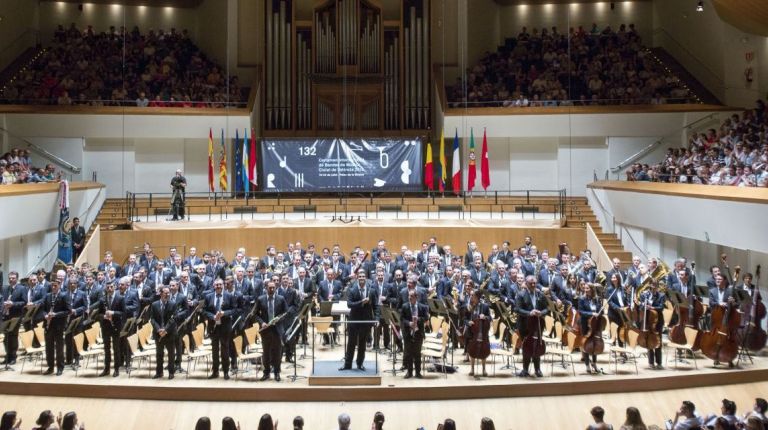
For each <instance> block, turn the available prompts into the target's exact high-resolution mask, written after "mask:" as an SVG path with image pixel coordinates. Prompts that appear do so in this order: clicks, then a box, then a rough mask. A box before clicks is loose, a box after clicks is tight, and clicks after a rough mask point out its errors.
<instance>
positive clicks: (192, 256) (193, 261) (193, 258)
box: [184, 246, 203, 269]
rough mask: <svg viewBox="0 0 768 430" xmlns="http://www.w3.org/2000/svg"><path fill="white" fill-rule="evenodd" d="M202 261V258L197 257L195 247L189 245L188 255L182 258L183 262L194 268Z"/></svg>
mask: <svg viewBox="0 0 768 430" xmlns="http://www.w3.org/2000/svg"><path fill="white" fill-rule="evenodd" d="M202 262H203V259H202V258H200V257H198V255H197V248H195V247H194V246H193V247H190V248H189V257H187V258H185V259H184V264H185V265H187V266H189V268H190V269H192V268H194V267H195V266H197V265H198V264H201V263H202Z"/></svg>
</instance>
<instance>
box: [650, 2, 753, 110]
mask: <svg viewBox="0 0 768 430" xmlns="http://www.w3.org/2000/svg"><path fill="white" fill-rule="evenodd" d="M704 3H705V7H704V11H703V12H696V11H695V10H694V7H693V3H691V2H681V1H666V0H655V1H654V2H653V5H654V46H661V47H663V48H664V49H666V50H667V51H668V52H670V53H671V54H672V55H673V56H674V57H675V58H676V59H677V60H678V61H679V62H680V63H681V64H682V65H683V66H684V67H685V68H686V69H687V70H688V71H689V72H691V73H692V74H693V75H694V76H695V77H696V78H697V79H698V80H699V81H700V82H701V83H702V84H704V85H705V86H706V87H707V88H708V89H709V90H710V91H711V92H712V93H713V94H715V96H717V97H718V98H719V99H720V100H721V101H722V102H724V103H725V104H727V105H730V106H741V107H753V106H754V102H755V100H757V98H759V97H765V89H766V88H768V83H766V82H765V80H768V73H766V70H768V64H767V63H768V47H766V45H767V44H768V41H767V40H766V38H765V37H762V36H756V35H752V34H748V33H744V32H742V31H740V30H738V29H736V28H735V27H733V26H731V25H729V24H727V23H725V22H723V21H722V20H721V19H720V17H719V16H718V15H717V12H716V11H715V8H714V7H713V6H712V5H711V4H710V2H709V1H705V2H704ZM747 52H754V53H755V59H754V60H753V61H752V63H751V64H752V66H753V69H754V71H755V75H754V78H755V79H754V81H753V83H752V84H748V83H747V82H746V80H745V78H744V70H745V69H746V68H747V66H748V64H747V61H746V58H745V54H746V53H747ZM760 72H764V73H760ZM761 76H762V77H763V79H760V77H761Z"/></svg>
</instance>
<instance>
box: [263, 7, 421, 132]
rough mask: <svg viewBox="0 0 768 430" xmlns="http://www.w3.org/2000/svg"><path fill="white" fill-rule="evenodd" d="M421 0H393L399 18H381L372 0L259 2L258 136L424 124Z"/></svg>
mask: <svg viewBox="0 0 768 430" xmlns="http://www.w3.org/2000/svg"><path fill="white" fill-rule="evenodd" d="M310 1H312V2H313V3H312V4H313V5H314V7H313V8H312V9H311V16H302V17H301V19H298V18H297V16H296V15H297V10H301V11H303V12H302V13H304V14H305V15H306V14H308V13H309V12H307V10H306V9H301V8H300V7H299V6H305V5H304V4H300V3H299V2H310ZM429 1H430V0H401V1H400V5H399V7H400V10H399V17H400V19H399V20H385V19H384V14H383V13H382V9H381V6H380V5H379V4H378V2H377V1H376V0H266V1H265V20H266V22H265V26H264V31H265V32H266V34H265V38H264V40H265V43H266V47H265V48H266V49H265V50H264V53H265V56H266V58H265V59H264V64H265V67H264V68H263V70H264V79H263V81H262V82H263V84H264V91H262V94H263V106H264V109H263V115H264V129H265V130H264V132H265V134H266V135H272V136H280V135H291V136H297V135H307V136H313V135H316V134H317V132H325V134H335V135H339V134H340V132H343V133H346V134H347V135H355V134H356V133H358V132H362V134H365V135H392V134H400V132H403V131H405V130H416V131H418V130H426V129H428V128H429V127H430V119H431V105H432V91H433V88H432V84H431V61H430V37H429V35H430V28H429V25H430V19H429ZM388 12H391V11H388ZM391 15H392V14H391V13H390V16H391ZM393 132H396V133H393ZM409 133H410V132H409ZM321 134H323V133H321Z"/></svg>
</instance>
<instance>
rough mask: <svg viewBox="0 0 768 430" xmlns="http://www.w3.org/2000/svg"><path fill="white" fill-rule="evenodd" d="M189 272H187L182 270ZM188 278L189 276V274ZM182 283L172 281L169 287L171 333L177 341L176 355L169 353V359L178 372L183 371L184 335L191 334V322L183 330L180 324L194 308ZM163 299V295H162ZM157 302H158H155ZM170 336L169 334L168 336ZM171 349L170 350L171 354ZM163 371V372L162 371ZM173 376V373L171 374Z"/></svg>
mask: <svg viewBox="0 0 768 430" xmlns="http://www.w3.org/2000/svg"><path fill="white" fill-rule="evenodd" d="M182 273H187V272H182ZM187 278H188V276H187ZM179 287H180V285H179V283H178V282H176V281H171V284H170V287H169V288H168V294H169V296H168V303H169V305H170V307H171V309H173V311H174V314H173V319H174V323H175V324H174V333H171V334H172V335H173V337H172V339H173V341H174V342H175V346H174V352H175V355H169V358H168V361H171V360H173V362H174V363H175V364H176V365H175V366H174V367H175V371H176V372H183V371H182V370H181V355H182V353H183V352H184V336H185V335H187V334H190V336H189V337H190V338H191V337H192V336H191V331H190V329H189V326H190V325H189V324H187V325H186V327H185V328H184V329H183V331H180V330H179V325H180V324H181V323H182V322H183V321H184V320H186V319H187V317H188V316H189V313H190V312H191V311H192V309H191V308H190V307H189V300H187V296H185V295H183V294H182V293H181V291H180V289H179ZM161 299H162V297H161ZM155 303H157V302H155ZM166 337H168V336H166ZM189 345H190V349H192V347H193V344H192V343H190V344H189ZM170 353H171V351H169V354H170ZM161 373H162V372H161ZM171 376H172V375H171ZM169 377H170V376H169Z"/></svg>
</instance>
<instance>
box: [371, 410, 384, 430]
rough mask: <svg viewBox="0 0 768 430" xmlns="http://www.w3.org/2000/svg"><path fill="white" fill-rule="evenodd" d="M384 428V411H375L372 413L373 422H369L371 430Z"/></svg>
mask: <svg viewBox="0 0 768 430" xmlns="http://www.w3.org/2000/svg"><path fill="white" fill-rule="evenodd" d="M383 429H384V413H383V412H376V413H375V414H373V423H372V424H371V430H383Z"/></svg>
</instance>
